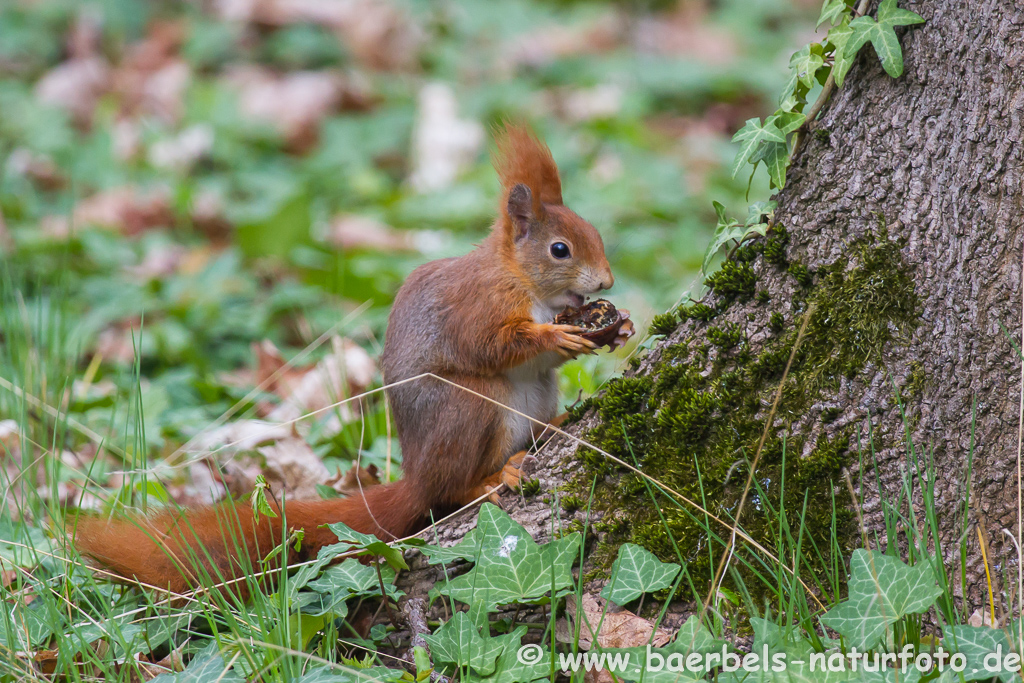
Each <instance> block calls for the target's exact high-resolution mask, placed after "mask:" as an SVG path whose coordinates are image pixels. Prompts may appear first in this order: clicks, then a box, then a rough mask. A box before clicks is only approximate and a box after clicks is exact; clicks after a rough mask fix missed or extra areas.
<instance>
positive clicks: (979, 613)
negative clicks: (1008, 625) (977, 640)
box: [967, 609, 996, 628]
mask: <svg viewBox="0 0 1024 683" xmlns="http://www.w3.org/2000/svg"><path fill="white" fill-rule="evenodd" d="M967 624H968V625H969V626H974V627H975V628H981V627H982V626H988V627H989V628H996V627H995V625H994V624H993V623H992V613H991V612H990V611H989V610H985V609H976V610H974V612H973V613H972V614H971V616H970V617H968V619H967Z"/></svg>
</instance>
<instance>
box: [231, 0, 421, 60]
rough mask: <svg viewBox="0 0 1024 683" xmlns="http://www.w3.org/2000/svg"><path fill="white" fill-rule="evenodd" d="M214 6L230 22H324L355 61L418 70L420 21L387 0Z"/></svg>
mask: <svg viewBox="0 0 1024 683" xmlns="http://www.w3.org/2000/svg"><path fill="white" fill-rule="evenodd" d="M214 7H215V10H216V11H217V12H218V14H219V15H220V16H221V17H222V18H224V19H228V20H230V21H241V22H247V23H256V24H263V25H265V26H273V27H279V26H288V25H290V24H305V23H309V24H317V25H320V26H324V27H326V28H329V29H331V30H332V31H334V32H335V33H336V34H337V35H338V37H339V38H341V39H342V41H344V42H345V44H346V45H347V47H348V48H349V50H351V52H352V54H353V55H354V56H355V58H356V59H357V60H359V61H360V62H361V63H362V64H364V65H365V66H368V67H371V68H374V69H385V70H391V69H411V68H415V67H416V66H417V62H418V56H419V51H420V47H421V46H422V45H423V40H424V33H423V30H422V29H421V28H420V27H419V25H418V24H416V23H415V22H414V21H413V20H412V18H411V17H410V16H409V15H408V13H406V12H405V11H403V9H402V8H401V7H399V6H398V5H397V4H395V3H394V2H391V1H389V0H332V2H323V1H322V0H217V1H216V2H215V4H214Z"/></svg>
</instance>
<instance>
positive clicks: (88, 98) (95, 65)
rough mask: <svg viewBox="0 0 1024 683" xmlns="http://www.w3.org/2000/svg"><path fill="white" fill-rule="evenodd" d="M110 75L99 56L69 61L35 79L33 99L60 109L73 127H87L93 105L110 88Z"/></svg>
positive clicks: (107, 67)
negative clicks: (69, 118) (68, 117)
mask: <svg viewBox="0 0 1024 683" xmlns="http://www.w3.org/2000/svg"><path fill="white" fill-rule="evenodd" d="M111 73H112V72H111V69H110V65H109V64H107V61H106V60H105V59H103V58H102V57H84V58H80V59H71V60H68V61H66V62H64V63H62V64H58V65H57V66H55V67H54V68H53V69H51V70H50V71H49V72H47V73H46V75H44V76H43V77H42V78H41V79H39V82H37V83H36V87H35V94H36V98H37V99H38V100H39V101H40V102H45V103H46V104H52V105H54V106H56V107H60V108H61V109H64V110H65V111H67V112H68V113H70V114H71V116H72V118H73V119H74V121H75V123H76V124H77V125H79V126H83V127H88V126H89V125H90V124H91V123H92V115H93V111H94V110H95V109H96V103H97V102H98V101H99V99H100V97H102V96H103V95H104V94H105V93H106V92H107V91H108V90H109V89H110V86H111Z"/></svg>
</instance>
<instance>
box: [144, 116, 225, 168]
mask: <svg viewBox="0 0 1024 683" xmlns="http://www.w3.org/2000/svg"><path fill="white" fill-rule="evenodd" d="M212 150H213V126H210V125H209V124H206V123H199V124H196V125H194V126H189V127H188V128H186V129H185V130H183V131H181V132H180V133H178V134H177V135H172V136H170V137H165V138H162V139H160V140H157V141H156V142H154V143H153V144H152V146H150V148H149V163H150V164H152V165H153V166H154V167H156V168H165V169H170V170H173V171H177V172H179V173H184V172H186V171H188V170H189V169H191V168H192V167H193V166H194V165H195V164H196V163H197V162H198V161H199V160H200V159H203V158H204V157H206V156H208V155H209V154H210V152H211V151H212Z"/></svg>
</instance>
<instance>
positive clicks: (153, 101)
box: [113, 21, 192, 123]
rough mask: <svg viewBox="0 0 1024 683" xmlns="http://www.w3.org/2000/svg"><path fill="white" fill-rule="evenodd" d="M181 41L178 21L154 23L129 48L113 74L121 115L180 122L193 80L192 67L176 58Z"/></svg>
mask: <svg viewBox="0 0 1024 683" xmlns="http://www.w3.org/2000/svg"><path fill="white" fill-rule="evenodd" d="M184 38H185V27H184V25H183V24H181V23H180V22H176V21H156V22H153V23H152V24H151V25H150V26H149V29H148V31H147V33H146V37H145V38H143V39H142V40H140V41H138V42H136V43H133V44H132V45H130V46H129V47H128V49H127V51H126V53H125V56H124V59H122V60H121V63H120V64H119V65H118V67H117V69H116V70H115V71H114V75H113V81H114V89H115V90H116V91H117V92H118V94H119V95H120V98H121V115H122V116H132V117H139V116H153V117H156V118H158V119H160V120H161V121H163V122H165V123H176V122H177V121H179V120H180V119H181V116H182V113H183V112H184V95H185V91H186V90H187V89H188V86H189V84H190V83H191V81H192V69H191V67H189V65H188V63H187V62H186V61H185V60H183V59H181V58H180V57H179V56H178V49H179V48H180V47H181V43H182V41H183V40H184Z"/></svg>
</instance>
